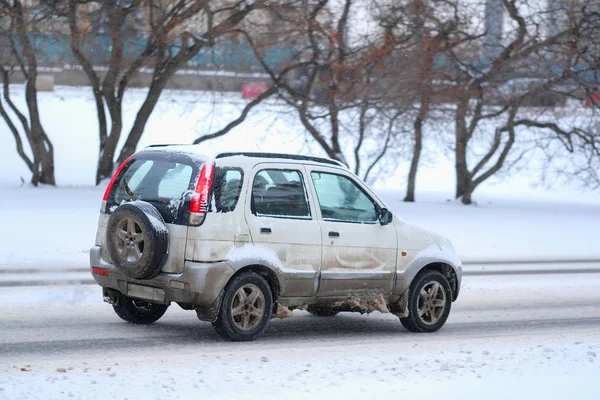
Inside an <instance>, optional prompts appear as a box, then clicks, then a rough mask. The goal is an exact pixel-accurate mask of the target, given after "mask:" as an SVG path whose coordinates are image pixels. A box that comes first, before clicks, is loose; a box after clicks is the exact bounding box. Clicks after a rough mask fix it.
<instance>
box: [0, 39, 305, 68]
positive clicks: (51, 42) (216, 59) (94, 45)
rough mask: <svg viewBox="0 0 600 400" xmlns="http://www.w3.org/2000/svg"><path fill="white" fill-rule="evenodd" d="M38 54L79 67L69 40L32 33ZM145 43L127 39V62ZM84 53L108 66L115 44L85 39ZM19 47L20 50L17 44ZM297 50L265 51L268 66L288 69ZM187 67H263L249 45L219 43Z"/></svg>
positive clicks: (4, 49)
mask: <svg viewBox="0 0 600 400" xmlns="http://www.w3.org/2000/svg"><path fill="white" fill-rule="evenodd" d="M28 37H29V40H30V41H31V43H32V45H33V47H34V48H35V50H36V58H37V61H38V64H39V65H47V66H61V65H65V64H77V60H76V58H75V56H74V54H73V52H72V51H71V48H70V45H69V37H68V36H63V35H55V34H49V33H31V34H29V35H28ZM8 40H9V39H8V38H6V37H0V56H1V57H3V58H6V57H9V55H10V45H9V41H8ZM146 43H147V42H146V40H144V39H125V40H124V41H123V56H124V60H125V61H126V62H127V61H133V60H134V59H135V58H136V57H137V56H139V55H140V54H141V53H142V51H143V50H144V48H145V46H146ZM81 44H82V49H83V51H84V53H85V54H86V56H87V57H88V59H89V60H90V61H91V62H92V64H94V65H106V64H107V63H108V61H109V58H110V51H111V48H112V40H111V38H110V37H107V36H94V37H86V38H85V39H84V40H82V41H81ZM17 46H18V47H20V46H19V45H18V44H17ZM171 48H172V51H173V52H174V54H177V52H178V51H179V49H180V48H181V43H180V42H174V43H173V44H172V46H171ZM293 53H294V49H293V48H291V47H285V46H281V47H267V48H265V49H263V50H262V55H263V57H264V60H265V62H266V63H267V64H268V65H269V66H270V67H273V68H277V67H279V66H282V65H285V64H287V63H288V62H289V60H290V59H291V58H292V56H293ZM188 66H190V67H195V68H208V69H210V68H215V67H219V68H224V69H232V70H240V69H241V70H249V69H254V68H258V67H260V63H259V62H258V60H257V59H256V57H255V56H254V52H253V51H252V48H251V47H250V46H249V45H247V44H238V43H218V44H216V45H214V46H212V47H206V48H204V49H202V50H201V51H200V52H199V53H198V54H196V56H194V57H193V58H192V59H191V60H190V62H189V63H188Z"/></svg>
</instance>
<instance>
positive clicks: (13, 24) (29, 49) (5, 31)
mask: <svg viewBox="0 0 600 400" xmlns="http://www.w3.org/2000/svg"><path fill="white" fill-rule="evenodd" d="M44 18H45V15H44V13H43V12H42V13H40V12H39V10H38V12H35V13H34V12H31V9H30V8H28V7H27V6H25V5H24V4H23V3H22V2H21V1H20V0H0V19H1V20H2V25H4V26H1V27H0V29H1V31H0V40H1V41H2V42H3V43H2V45H3V47H4V49H3V50H4V55H5V56H4V57H2V60H0V78H1V79H2V84H3V98H4V103H6V106H5V105H4V104H3V102H2V100H0V115H1V116H2V118H3V119H4V121H5V122H6V124H7V126H8V128H9V130H10V132H11V133H12V135H13V136H14V139H15V142H16V147H17V153H18V154H19V156H20V157H21V159H22V160H23V161H24V162H25V164H26V165H27V168H29V170H30V171H31V183H32V184H33V185H36V186H37V185H38V184H39V183H43V184H47V185H55V184H56V180H55V177H54V148H53V146H52V142H51V141H50V139H49V138H48V135H46V131H45V130H44V127H43V126H42V122H41V119H40V111H39V107H38V97H37V88H36V81H37V76H38V67H37V60H36V49H34V47H33V45H32V43H31V41H30V39H29V37H28V35H27V34H28V32H29V31H30V30H31V29H32V28H33V26H34V25H35V24H36V23H39V21H40V20H43V19H44ZM11 72H17V73H20V74H22V75H23V77H24V79H25V101H26V108H27V110H26V111H22V110H20V109H19V108H18V107H17V106H16V105H15V103H14V101H13V99H12V98H11V93H10V88H9V75H10V73H11ZM11 114H12V115H11ZM22 134H24V136H25V140H26V142H27V144H28V145H29V148H30V150H31V155H29V154H28V151H27V150H26V148H25V146H24V143H23V142H24V140H23V138H22V137H21V135H22Z"/></svg>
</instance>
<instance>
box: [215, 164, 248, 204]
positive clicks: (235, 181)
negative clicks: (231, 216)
mask: <svg viewBox="0 0 600 400" xmlns="http://www.w3.org/2000/svg"><path fill="white" fill-rule="evenodd" d="M242 177H243V174H242V171H241V170H239V169H227V168H216V169H215V183H214V184H215V186H214V189H213V193H214V199H215V208H216V209H217V212H230V211H233V210H235V206H236V205H237V202H238V199H239V198H240V192H241V190H242V182H243V181H242Z"/></svg>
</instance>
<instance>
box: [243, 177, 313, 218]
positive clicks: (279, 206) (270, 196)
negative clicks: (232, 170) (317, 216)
mask: <svg viewBox="0 0 600 400" xmlns="http://www.w3.org/2000/svg"><path fill="white" fill-rule="evenodd" d="M251 206H252V213H253V214H255V215H258V216H264V217H279V218H299V219H310V218H311V216H310V208H309V206H308V199H307V195H306V188H305V187H304V181H303V180H302V174H301V173H300V171H296V170H281V169H265V170H262V171H260V172H259V173H258V174H256V176H255V177H254V182H253V183H252V204H251Z"/></svg>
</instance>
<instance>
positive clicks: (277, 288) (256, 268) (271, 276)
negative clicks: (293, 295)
mask: <svg viewBox="0 0 600 400" xmlns="http://www.w3.org/2000/svg"><path fill="white" fill-rule="evenodd" d="M246 272H254V273H255V274H258V275H260V276H262V277H263V278H264V279H265V280H266V281H267V283H268V284H269V287H270V288H271V294H272V295H273V302H275V301H276V300H277V298H278V297H279V294H280V293H281V284H280V282H279V278H278V277H277V274H276V273H275V271H273V270H272V269H271V268H269V267H267V266H265V265H262V264H251V265H246V266H244V267H241V268H239V269H238V270H237V271H236V272H235V274H233V275H232V276H231V278H229V281H228V282H227V285H229V283H230V282H231V281H233V279H235V278H236V277H237V276H239V275H241V274H243V273H246ZM227 285H226V286H227Z"/></svg>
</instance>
